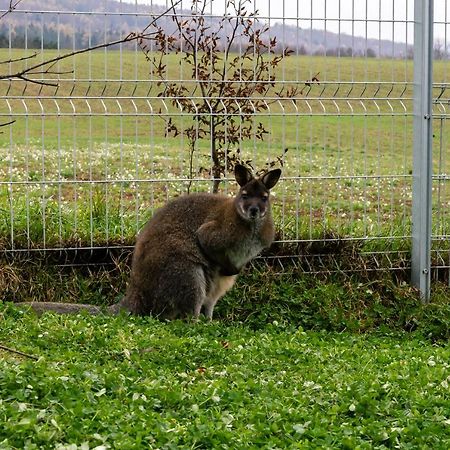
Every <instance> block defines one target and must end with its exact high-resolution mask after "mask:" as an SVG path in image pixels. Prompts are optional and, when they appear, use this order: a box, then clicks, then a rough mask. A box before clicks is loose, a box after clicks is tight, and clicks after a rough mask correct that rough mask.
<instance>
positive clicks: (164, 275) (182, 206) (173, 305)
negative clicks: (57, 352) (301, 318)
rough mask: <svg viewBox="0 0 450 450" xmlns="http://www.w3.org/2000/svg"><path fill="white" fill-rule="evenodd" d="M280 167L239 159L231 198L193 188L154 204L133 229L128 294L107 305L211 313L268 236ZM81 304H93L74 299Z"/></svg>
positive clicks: (170, 313)
mask: <svg viewBox="0 0 450 450" xmlns="http://www.w3.org/2000/svg"><path fill="white" fill-rule="evenodd" d="M280 174H281V171H280V170H278V169H277V170H272V171H270V172H268V173H267V174H265V175H264V176H263V177H261V178H258V179H256V178H253V176H252V174H251V172H250V171H248V170H247V169H246V168H245V167H243V166H240V165H237V166H236V169H235V175H236V180H237V182H238V183H239V185H240V186H241V189H240V191H239V193H238V195H237V196H236V197H235V198H230V197H225V196H221V195H215V194H192V195H186V196H181V197H179V198H177V199H175V200H172V201H170V202H169V203H168V204H167V205H166V206H164V207H163V208H161V209H159V210H158V211H157V212H156V213H155V215H154V216H153V217H152V219H151V220H150V221H149V222H148V223H147V225H146V226H145V227H144V228H143V230H142V231H141V233H140V234H139V236H138V237H137V240H136V246H135V249H134V253H133V260H132V265H131V275H130V281H129V284H128V288H127V292H126V295H125V297H124V298H123V299H122V301H121V302H120V303H119V304H118V305H114V306H113V307H111V308H110V309H109V312H112V313H114V312H117V311H118V310H120V309H123V310H126V311H129V312H130V313H132V314H138V315H150V314H151V315H154V316H158V317H161V318H166V319H175V318H186V317H198V316H199V314H200V313H201V311H202V309H203V311H204V313H205V315H206V316H207V317H209V318H212V315H213V310H214V306H215V304H216V303H217V301H218V300H219V298H220V297H222V296H223V295H224V294H225V292H227V291H228V290H229V289H230V288H231V287H232V286H233V284H234V282H235V280H236V277H237V274H238V273H239V272H240V270H241V269H242V268H243V267H244V265H245V264H246V263H247V262H248V261H250V260H251V259H252V258H253V257H255V256H256V255H257V254H258V253H259V252H260V251H261V250H262V249H264V248H266V247H268V246H270V244H271V243H272V241H273V238H274V225H273V220H272V216H271V212H270V201H269V189H270V188H271V187H273V186H274V185H275V184H276V182H277V181H278V179H279V176H280ZM35 305H37V303H35ZM53 305H61V304H53ZM62 306H64V305H62ZM72 306H74V305H72ZM86 308H87V309H88V310H89V312H92V313H96V312H99V311H98V309H96V308H95V307H93V308H92V307H90V306H89V305H80V309H86ZM44 309H45V308H44ZM49 309H52V310H54V311H57V312H73V311H61V309H64V308H61V307H53V308H49Z"/></svg>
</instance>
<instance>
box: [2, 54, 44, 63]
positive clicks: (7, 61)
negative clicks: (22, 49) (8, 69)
mask: <svg viewBox="0 0 450 450" xmlns="http://www.w3.org/2000/svg"><path fill="white" fill-rule="evenodd" d="M37 55H38V53H37V52H34V53H33V54H32V55H28V56H22V57H20V58H12V59H5V60H3V61H0V65H2V64H11V63H15V62H20V61H26V60H27V59H33V58H36V56H37Z"/></svg>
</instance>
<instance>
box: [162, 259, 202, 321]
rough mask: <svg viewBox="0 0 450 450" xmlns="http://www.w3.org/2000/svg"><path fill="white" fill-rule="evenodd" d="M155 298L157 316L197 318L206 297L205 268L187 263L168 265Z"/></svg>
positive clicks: (179, 262) (180, 262) (178, 262)
mask: <svg viewBox="0 0 450 450" xmlns="http://www.w3.org/2000/svg"><path fill="white" fill-rule="evenodd" d="M164 272H165V274H164V275H163V276H162V277H160V280H162V282H160V283H159V285H158V288H157V291H156V296H155V302H154V304H155V311H154V312H155V313H156V314H155V315H159V316H161V317H162V318H168V319H173V318H180V319H185V318H189V317H193V318H197V317H198V316H199V315H200V310H201V307H202V304H203V302H204V300H205V295H206V281H205V275H204V272H203V268H202V267H201V266H197V265H194V264H190V263H189V262H186V261H177V262H176V263H174V264H170V265H167V266H166V267H165V270H164Z"/></svg>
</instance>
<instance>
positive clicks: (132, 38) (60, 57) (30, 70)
mask: <svg viewBox="0 0 450 450" xmlns="http://www.w3.org/2000/svg"><path fill="white" fill-rule="evenodd" d="M19 1H21V0H17V2H16V4H15V5H14V7H15V6H17V4H18V2H19ZM181 1H182V0H178V1H177V2H176V3H174V4H173V6H171V7H170V8H168V9H167V10H165V11H164V12H163V13H161V14H159V15H158V16H156V17H155V18H153V20H151V21H150V23H149V24H148V25H147V26H146V27H145V28H144V30H143V31H142V32H140V33H137V32H131V33H129V34H128V35H127V36H125V37H124V38H122V39H117V40H115V41H112V42H106V43H103V44H98V45H93V46H91V47H86V48H83V49H80V50H74V51H72V52H70V53H66V54H64V55H58V56H55V57H54V58H51V59H49V60H47V61H42V62H40V63H38V64H35V65H34V66H31V67H27V68H26V69H23V70H20V71H18V72H16V73H12V74H7V75H0V80H5V79H6V80H8V79H11V78H20V79H22V80H26V81H29V82H31V83H35V84H40V85H49V86H57V85H55V84H53V83H47V82H42V81H40V80H35V79H29V78H26V75H29V74H30V73H35V71H36V69H40V68H42V67H46V66H49V68H50V67H53V65H54V64H55V63H56V62H58V61H62V60H64V59H67V58H72V57H73V56H76V55H81V54H83V53H87V52H91V51H94V50H99V49H103V48H107V47H112V46H113V45H119V44H125V43H127V42H133V41H135V40H137V39H148V38H150V37H151V36H153V35H154V34H156V33H145V31H146V30H147V29H148V28H149V27H150V26H152V25H154V24H155V22H156V21H157V20H158V19H160V18H161V17H163V16H165V15H166V14H167V13H168V12H170V11H171V10H172V9H173V7H174V6H176V5H178V4H179V3H181ZM43 73H46V71H44V72H43Z"/></svg>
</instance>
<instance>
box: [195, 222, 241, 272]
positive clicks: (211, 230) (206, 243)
mask: <svg viewBox="0 0 450 450" xmlns="http://www.w3.org/2000/svg"><path fill="white" fill-rule="evenodd" d="M231 234H232V233H230V231H229V230H226V229H223V227H221V226H220V225H219V224H218V223H217V221H215V220H212V221H210V222H206V223H204V224H203V225H202V226H201V227H200V228H199V229H198V230H197V239H198V243H199V245H200V247H201V249H202V251H203V253H205V255H206V256H207V257H208V259H210V260H211V261H212V262H214V263H215V264H217V265H218V266H219V267H220V269H221V273H222V275H226V276H231V275H237V274H238V273H239V272H240V271H241V267H236V266H235V265H234V263H233V262H232V261H231V260H230V258H229V256H228V254H227V250H228V249H229V248H230V247H231V246H232V245H233V241H232V237H231Z"/></svg>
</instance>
